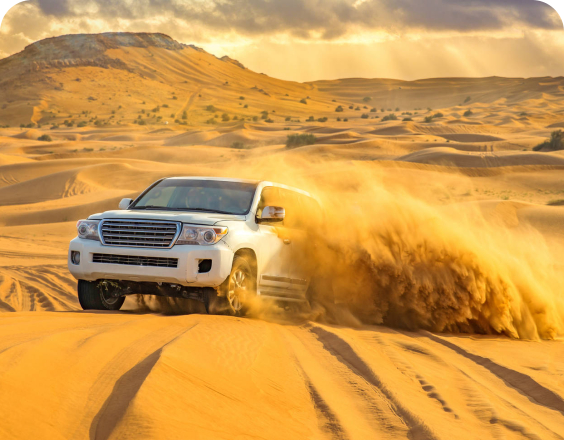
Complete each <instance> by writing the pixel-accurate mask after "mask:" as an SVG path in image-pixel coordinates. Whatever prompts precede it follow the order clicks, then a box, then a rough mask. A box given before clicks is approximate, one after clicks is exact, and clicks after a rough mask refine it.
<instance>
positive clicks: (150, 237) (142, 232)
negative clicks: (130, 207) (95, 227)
mask: <svg viewBox="0 0 564 440" xmlns="http://www.w3.org/2000/svg"><path fill="white" fill-rule="evenodd" d="M101 229H102V237H101V238H102V243H103V244H105V245H108V246H129V247H148V248H170V247H172V245H173V244H174V241H175V240H176V237H177V236H178V234H179V233H180V225H179V223H176V222H161V221H156V220H104V221H102V227H101Z"/></svg>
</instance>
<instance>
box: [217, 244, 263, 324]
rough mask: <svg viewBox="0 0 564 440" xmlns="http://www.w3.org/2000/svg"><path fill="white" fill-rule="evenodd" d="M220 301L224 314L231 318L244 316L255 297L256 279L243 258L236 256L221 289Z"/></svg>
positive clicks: (218, 298)
mask: <svg viewBox="0 0 564 440" xmlns="http://www.w3.org/2000/svg"><path fill="white" fill-rule="evenodd" d="M221 291H222V292H221V294H222V296H220V297H217V298H216V301H217V300H220V301H221V303H222V304H221V306H223V308H224V313H225V314H227V315H231V316H245V315H246V314H247V313H248V311H249V307H250V303H251V301H252V299H253V298H254V297H255V296H256V279H255V276H254V275H253V271H252V269H251V265H250V263H249V262H248V261H247V259H245V258H244V257H241V256H239V255H236V256H235V258H234V259H233V266H232V267H231V273H230V274H229V277H228V278H227V279H226V280H225V282H224V283H223V284H222V287H221Z"/></svg>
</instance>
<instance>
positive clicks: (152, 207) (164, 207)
mask: <svg viewBox="0 0 564 440" xmlns="http://www.w3.org/2000/svg"><path fill="white" fill-rule="evenodd" d="M130 209H162V210H163V211H171V210H174V209H176V208H169V207H167V206H156V205H145V206H134V207H133V208H130Z"/></svg>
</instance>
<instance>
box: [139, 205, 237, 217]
mask: <svg viewBox="0 0 564 440" xmlns="http://www.w3.org/2000/svg"><path fill="white" fill-rule="evenodd" d="M130 209H156V210H158V209H160V210H162V211H184V212H190V211H196V212H211V213H213V214H227V215H242V214H234V213H233V212H227V211H218V210H215V209H204V208H171V207H168V206H155V205H145V206H134V207H133V208H130Z"/></svg>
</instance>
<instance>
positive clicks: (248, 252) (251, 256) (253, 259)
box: [234, 248, 258, 282]
mask: <svg viewBox="0 0 564 440" xmlns="http://www.w3.org/2000/svg"><path fill="white" fill-rule="evenodd" d="M234 257H243V258H245V259H246V260H247V261H248V262H249V265H250V266H251V270H252V271H253V276H254V278H255V280H257V282H258V261H257V254H256V253H255V251H254V250H253V249H251V248H241V249H237V251H236V252H235V255H234Z"/></svg>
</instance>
